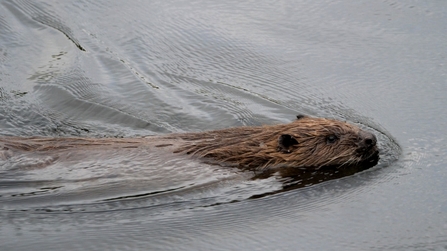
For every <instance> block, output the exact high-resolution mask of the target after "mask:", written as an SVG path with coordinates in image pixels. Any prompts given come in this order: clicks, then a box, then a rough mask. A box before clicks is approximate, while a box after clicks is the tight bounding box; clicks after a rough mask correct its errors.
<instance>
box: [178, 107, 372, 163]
mask: <svg viewBox="0 0 447 251" xmlns="http://www.w3.org/2000/svg"><path fill="white" fill-rule="evenodd" d="M177 137H179V138H181V139H183V140H184V141H183V142H184V143H183V144H182V146H181V147H180V148H178V149H177V152H186V153H187V154H192V155H195V156H200V157H205V158H209V159H212V160H214V161H218V162H222V163H229V164H234V165H237V166H239V167H241V168H248V169H268V168H281V167H288V168H290V167H293V168H321V167H344V166H354V165H358V164H362V163H367V164H368V165H370V166H373V165H375V164H377V161H378V149H377V145H376V144H377V139H376V137H375V136H374V134H372V133H370V132H367V131H364V130H362V129H360V128H359V127H357V126H354V125H352V124H348V123H345V122H341V121H338V120H333V119H325V118H312V117H307V116H298V119H297V120H295V121H294V122H291V123H288V124H280V125H269V126H258V127H236V128H229V129H223V130H216V131H210V132H202V133H186V134H179V135H177Z"/></svg>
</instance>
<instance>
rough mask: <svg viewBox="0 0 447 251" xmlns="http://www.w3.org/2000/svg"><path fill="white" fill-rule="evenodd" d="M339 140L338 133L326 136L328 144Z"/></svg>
mask: <svg viewBox="0 0 447 251" xmlns="http://www.w3.org/2000/svg"><path fill="white" fill-rule="evenodd" d="M337 140H338V137H337V136H336V135H329V136H327V137H326V142H327V143H328V144H333V143H335V141H337Z"/></svg>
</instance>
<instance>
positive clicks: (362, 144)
mask: <svg viewBox="0 0 447 251" xmlns="http://www.w3.org/2000/svg"><path fill="white" fill-rule="evenodd" d="M376 144H377V138H376V136H375V135H374V134H372V133H370V132H365V131H360V132H359V142H358V143H357V146H358V151H359V152H368V151H371V150H372V149H374V148H376V147H375V146H376Z"/></svg>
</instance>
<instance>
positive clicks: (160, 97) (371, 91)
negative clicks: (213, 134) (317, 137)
mask: <svg viewBox="0 0 447 251" xmlns="http://www.w3.org/2000/svg"><path fill="white" fill-rule="evenodd" d="M446 41H447V2H445V1H434V0H432V1H388V0H381V1H252V2H249V1H242V2H241V1H220V2H218V1H112V2H111V1H102V0H100V1H98V0H95V1H57V2H56V1H34V0H33V1H31V0H21V1H18V0H17V1H7V0H4V1H1V2H0V130H1V131H0V132H1V134H2V135H12V136H31V135H34V136H53V137H64V136H66V137H68V136H81V137H137V136H143V135H161V134H166V133H170V132H190V131H204V130H211V129H219V128H228V127H232V126H243V125H262V124H275V123H286V122H289V121H291V120H293V119H294V118H295V116H296V115H297V114H308V115H311V116H321V117H330V118H338V119H342V120H347V121H349V122H351V123H355V124H358V125H360V126H362V127H364V128H367V129H368V130H370V131H373V132H374V133H375V134H376V135H377V136H378V138H379V141H380V144H379V147H380V150H381V161H380V162H379V165H377V166H376V167H373V168H371V169H368V170H366V171H362V172H359V173H356V174H354V175H351V176H347V177H343V178H340V179H333V180H329V181H326V182H322V183H318V184H313V185H309V186H306V187H301V188H296V189H291V190H287V191H280V189H281V187H282V183H281V181H280V180H277V179H276V178H274V177H273V178H269V179H264V180H250V179H249V178H247V175H246V174H244V173H240V172H238V171H237V170H232V169H225V168H220V167H215V166H212V165H207V164H204V163H197V162H195V161H188V160H185V159H181V158H180V159H175V158H174V159H172V158H169V157H166V156H165V155H164V153H163V152H153V151H138V152H135V151H131V150H122V151H116V152H113V155H112V157H111V158H108V159H104V158H100V157H98V156H102V155H101V154H99V153H97V152H89V153H83V154H84V155H83V158H81V159H82V161H77V162H69V161H67V162H64V163H58V164H55V165H50V166H47V167H45V168H29V166H31V167H32V166H33V165H27V163H41V162H42V161H43V162H45V161H46V159H45V158H46V157H45V156H33V155H30V156H20V157H17V159H13V160H14V161H6V162H5V161H3V162H1V163H0V164H1V165H0V223H1V224H0V249H1V250H62V249H63V250H111V249H114V250H446V249H447V196H446V195H445V191H446V190H447V182H446V179H447V171H446V170H445V168H446V164H447V154H446V152H445V150H444V149H445V148H446V145H447V144H446V143H445V139H446V134H447V129H446V125H447V123H446V122H447V116H446V115H447V114H446V112H445V107H446V105H447V99H446V98H445V94H446V93H447V65H446V61H447V50H446ZM278 191H279V192H278ZM260 194H261V195H262V194H267V195H266V196H260V197H259V198H256V199H253V196H255V195H260ZM250 198H251V199H250Z"/></svg>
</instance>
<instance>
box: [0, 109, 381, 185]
mask: <svg viewBox="0 0 447 251" xmlns="http://www.w3.org/2000/svg"><path fill="white" fill-rule="evenodd" d="M117 148H123V149H125V148H153V149H154V150H155V149H163V151H166V152H171V153H172V154H176V155H185V156H190V157H192V158H199V159H201V160H204V161H206V162H209V163H215V164H219V165H230V166H236V167H238V168H241V169H244V170H254V171H259V172H269V173H271V172H276V171H279V172H280V173H281V174H282V175H283V176H289V175H293V173H294V172H293V170H302V169H321V168H348V167H353V166H363V167H365V166H366V167H371V166H374V165H376V164H377V161H378V158H379V157H378V153H379V152H378V148H377V139H376V137H375V136H374V134H372V133H370V132H367V131H364V130H362V129H360V128H359V127H357V126H354V125H351V124H348V123H345V122H341V121H337V120H332V119H324V118H312V117H304V116H298V119H297V120H296V121H293V122H291V123H288V124H279V125H265V126H246V127H235V128H229V129H222V130H215V131H206V132H197V133H178V134H168V135H165V136H148V137H142V138H124V139H120V138H48V137H29V138H24V137H3V138H1V139H0V153H1V154H0V158H1V159H4V160H6V159H8V158H10V157H11V156H14V155H16V154H20V153H28V154H29V153H34V154H38V155H45V156H55V157H52V158H50V160H49V161H47V162H45V163H44V164H43V165H50V164H51V162H52V161H57V159H58V156H62V155H64V154H65V155H68V154H70V153H73V152H76V151H81V150H82V151H89V150H95V151H96V150H100V151H104V156H107V154H106V153H107V151H108V149H117ZM112 152H116V151H112Z"/></svg>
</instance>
